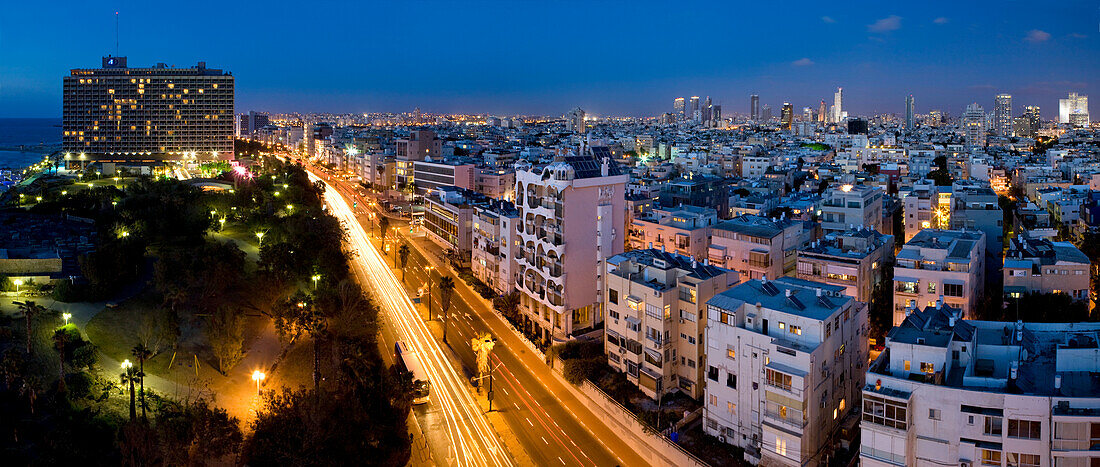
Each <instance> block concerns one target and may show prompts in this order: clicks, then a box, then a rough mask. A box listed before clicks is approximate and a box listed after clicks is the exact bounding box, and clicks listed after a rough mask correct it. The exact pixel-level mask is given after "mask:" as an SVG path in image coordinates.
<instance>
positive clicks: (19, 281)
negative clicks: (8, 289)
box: [11, 279, 23, 293]
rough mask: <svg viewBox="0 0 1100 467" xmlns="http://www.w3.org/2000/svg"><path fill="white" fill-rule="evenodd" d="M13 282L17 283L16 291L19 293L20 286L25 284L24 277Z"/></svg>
mask: <svg viewBox="0 0 1100 467" xmlns="http://www.w3.org/2000/svg"><path fill="white" fill-rule="evenodd" d="M11 283H12V284H15V293H19V287H22V286H23V279H16V280H13V281H11Z"/></svg>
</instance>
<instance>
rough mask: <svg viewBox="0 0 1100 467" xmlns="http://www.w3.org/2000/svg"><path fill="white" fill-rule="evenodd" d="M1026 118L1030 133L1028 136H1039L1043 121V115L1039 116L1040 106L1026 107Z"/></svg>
mask: <svg viewBox="0 0 1100 467" xmlns="http://www.w3.org/2000/svg"><path fill="white" fill-rule="evenodd" d="M1024 118H1026V119H1027V126H1028V133H1029V134H1028V135H1027V137H1029V138H1034V137H1036V136H1039V127H1040V125H1042V123H1043V119H1042V117H1040V116H1039V106H1037V105H1029V106H1027V107H1024ZM1017 136H1020V135H1017Z"/></svg>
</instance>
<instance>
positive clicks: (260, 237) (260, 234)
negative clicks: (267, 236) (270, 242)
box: [256, 230, 265, 246]
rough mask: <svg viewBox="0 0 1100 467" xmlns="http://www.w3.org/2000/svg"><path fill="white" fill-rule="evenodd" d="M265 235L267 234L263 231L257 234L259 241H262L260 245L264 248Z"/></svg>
mask: <svg viewBox="0 0 1100 467" xmlns="http://www.w3.org/2000/svg"><path fill="white" fill-rule="evenodd" d="M264 233H265V232H264V231H262V230H261V231H259V232H256V238H257V239H259V241H260V245H259V246H263V245H264Z"/></svg>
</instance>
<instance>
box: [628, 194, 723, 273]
mask: <svg viewBox="0 0 1100 467" xmlns="http://www.w3.org/2000/svg"><path fill="white" fill-rule="evenodd" d="M717 223H718V212H717V211H715V210H714V208H707V207H696V206H686V205H685V206H679V207H675V208H659V209H653V210H652V211H649V212H645V213H640V214H635V215H634V216H633V219H631V221H630V225H629V231H628V240H629V243H630V246H631V248H636V249H640V248H653V247H658V248H663V249H665V250H667V251H672V252H675V253H677V254H681V255H685V256H690V257H692V258H695V259H697V260H701V259H703V258H706V257H707V248H708V247H709V246H710V228H711V227H712V226H714V224H717Z"/></svg>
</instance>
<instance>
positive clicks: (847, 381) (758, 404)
mask: <svg viewBox="0 0 1100 467" xmlns="http://www.w3.org/2000/svg"><path fill="white" fill-rule="evenodd" d="M867 327H868V325H867V308H866V306H865V305H863V304H861V303H859V302H857V301H855V299H853V298H852V297H849V296H846V295H844V288H843V287H837V286H833V285H828V284H824V283H820V282H812V281H807V280H802V279H796V278H793V277H782V278H779V279H776V280H774V281H770V280H752V281H749V282H745V283H742V284H740V285H737V286H735V287H733V288H731V289H729V290H727V291H725V292H722V293H720V294H718V295H717V296H715V297H714V298H712V299H710V300H709V301H708V302H707V330H706V342H707V349H706V352H707V379H706V396H705V399H704V407H705V409H704V417H705V418H704V423H703V430H704V431H705V432H706V433H707V434H710V435H713V436H717V437H719V439H720V440H722V441H724V442H726V443H730V444H733V445H736V446H740V447H742V448H744V449H745V455H746V458H755V459H757V460H759V461H760V463H761V464H762V465H789V466H801V465H819V464H823V463H824V460H825V459H824V457H825V456H826V454H827V453H828V452H829V451H830V448H831V446H832V445H833V441H834V435H836V434H837V431H838V430H837V429H838V427H840V426H841V424H842V423H843V422H845V417H846V416H847V415H848V414H849V413H850V412H852V409H853V408H854V407H858V406H857V405H856V404H858V401H859V396H860V390H861V388H862V387H863V374H864V371H865V370H864V364H865V362H866V361H867ZM853 422H854V420H853Z"/></svg>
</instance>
